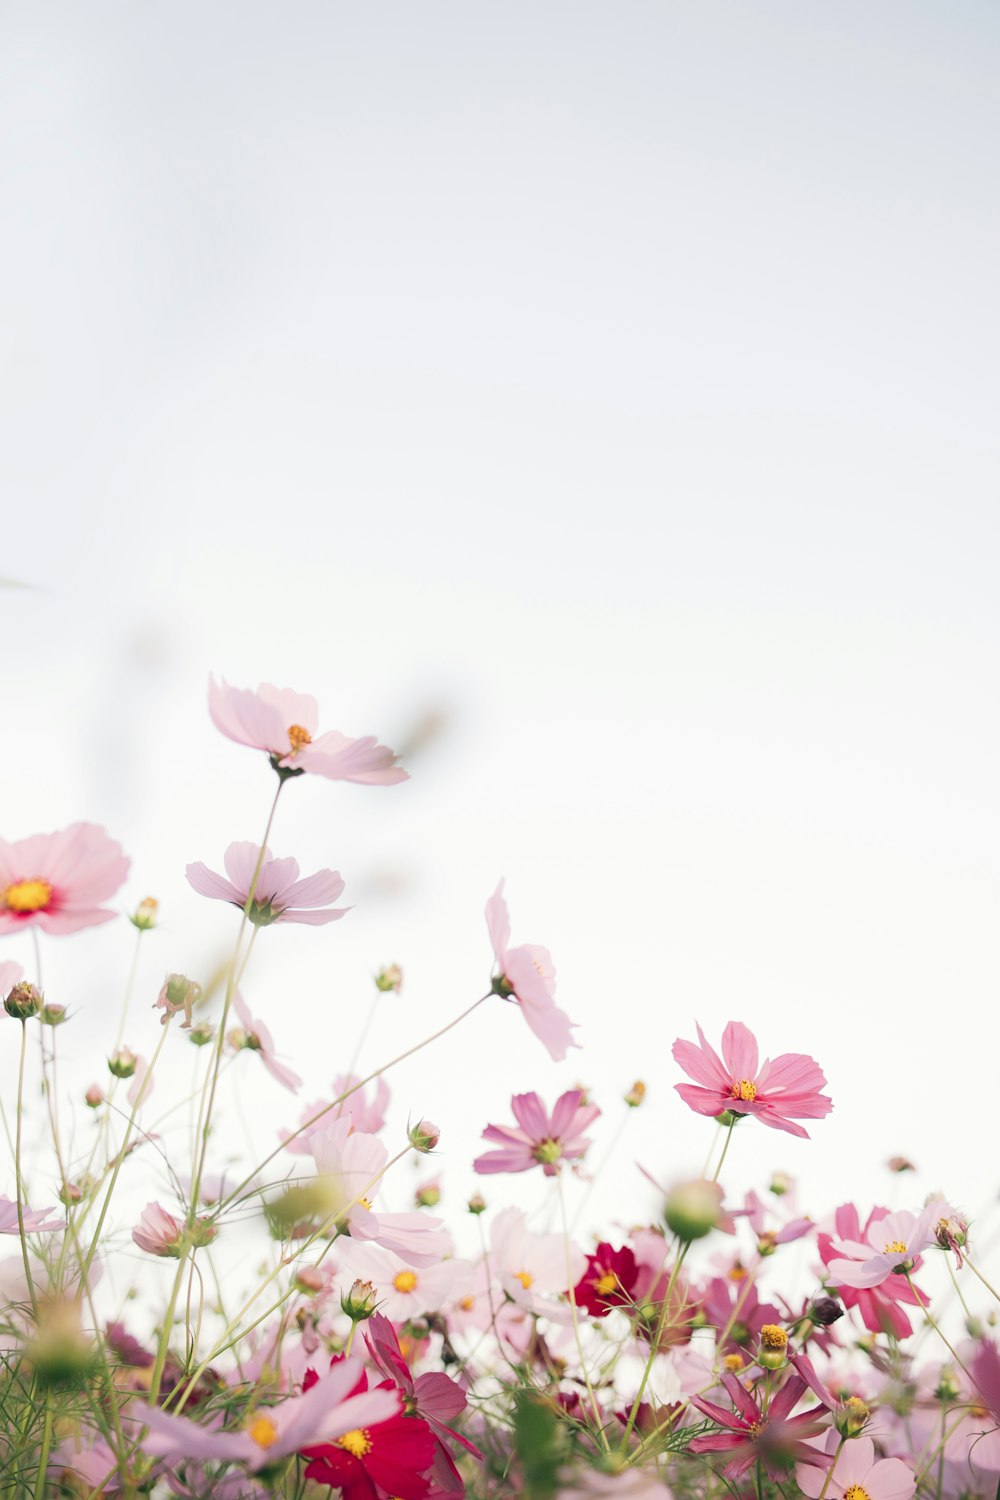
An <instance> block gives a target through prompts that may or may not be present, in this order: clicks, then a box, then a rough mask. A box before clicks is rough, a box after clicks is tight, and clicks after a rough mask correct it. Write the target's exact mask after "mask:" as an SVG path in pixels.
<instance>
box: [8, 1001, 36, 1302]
mask: <svg viewBox="0 0 1000 1500" xmlns="http://www.w3.org/2000/svg"><path fill="white" fill-rule="evenodd" d="M27 1050H28V1023H27V1021H24V1020H22V1022H21V1056H20V1061H19V1062H18V1067H17V1126H16V1130H15V1136H14V1181H15V1184H16V1188H15V1191H16V1192H17V1233H18V1238H19V1239H20V1241H21V1259H22V1261H23V1262H24V1278H25V1280H26V1281H27V1283H28V1295H29V1296H30V1298H31V1310H32V1312H33V1313H34V1315H35V1322H36V1323H37V1322H38V1293H37V1292H36V1291H35V1282H34V1278H33V1277H32V1274H31V1259H30V1257H29V1255H28V1236H27V1234H26V1233H25V1228H24V1177H23V1176H22V1173H21V1127H22V1124H23V1122H24V1058H25V1053H26V1052H27Z"/></svg>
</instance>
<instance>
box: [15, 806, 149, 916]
mask: <svg viewBox="0 0 1000 1500" xmlns="http://www.w3.org/2000/svg"><path fill="white" fill-rule="evenodd" d="M128 868H129V860H127V859H126V858H125V856H124V854H123V853H122V851H121V845H120V844H116V843H115V841H114V839H109V838H108V835H107V834H106V833H105V831H104V829H103V828H98V827H97V825H96V824H95V823H71V824H70V826H69V827H68V828H64V829H63V830H62V831H61V832H60V833H36V834H34V835H33V836H32V837H31V838H27V839H18V840H17V841H16V842H15V843H13V844H9V843H8V842H7V840H6V839H0V936H2V935H3V934H4V933H10V932H19V931H20V930H21V929H22V928H23V927H30V926H34V925H36V924H37V925H38V926H39V927H41V929H42V931H43V932H49V933H52V934H53V935H60V936H61V935H63V934H65V933H68V932H78V931H79V930H80V928H81V927H96V926H97V925H98V923H100V922H110V921H111V918H112V917H114V916H115V915H116V913H115V912H113V911H108V910H107V908H106V907H102V906H101V905H100V903H101V902H102V901H106V900H107V898H108V897H109V896H113V895H114V893H115V891H116V890H117V889H118V887H119V886H120V885H121V883H122V881H123V880H124V879H125V876H126V875H127V874H128Z"/></svg>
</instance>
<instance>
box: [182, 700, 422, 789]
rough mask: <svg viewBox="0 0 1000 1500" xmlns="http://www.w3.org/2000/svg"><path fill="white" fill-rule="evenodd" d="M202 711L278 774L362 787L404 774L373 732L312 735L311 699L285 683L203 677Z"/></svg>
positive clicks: (315, 713)
mask: <svg viewBox="0 0 1000 1500" xmlns="http://www.w3.org/2000/svg"><path fill="white" fill-rule="evenodd" d="M208 711H209V713H210V714H211V716H212V723H213V724H214V725H215V727H216V729H218V730H219V731H220V732H221V733H222V734H224V735H225V736H226V738H227V739H230V740H235V741H236V743H237V744H238V745H249V746H250V748H251V749H252V750H263V751H265V752H266V753H267V755H269V756H270V759H271V764H272V766H273V767H274V769H275V770H276V771H277V772H278V774H279V775H281V774H282V773H283V774H284V775H286V776H289V775H290V776H298V775H301V773H302V772H303V771H311V772H313V773H314V774H315V775H317V776H325V777H326V778H327V779H328V780H329V781H354V782H360V783H361V784H362V785H365V786H394V785H395V784H396V783H397V782H400V781H407V780H408V779H409V773H408V772H407V771H404V770H403V768H402V767H401V766H397V765H396V764H395V760H396V757H395V755H394V754H393V752H392V751H391V750H390V749H389V747H388V746H387V745H380V744H378V743H377V741H376V739H375V736H374V735H367V736H365V738H364V739H359V740H352V739H349V738H348V736H347V735H346V734H341V733H340V731H339V730H338V729H330V730H328V731H327V733H326V734H321V735H317V733H316V728H317V725H318V723H319V710H318V708H317V706H316V699H315V698H313V697H310V695H309V694H308V693H295V692H293V691H292V690H291V688H276V687H273V686H272V684H271V683H269V682H262V683H261V685H260V687H259V688H258V689H257V691H256V692H255V693H254V692H251V691H250V690H249V689H244V688H234V687H230V686H229V684H228V682H226V680H225V678H223V680H222V682H221V683H218V682H216V681H215V678H214V677H210V678H209V679H208Z"/></svg>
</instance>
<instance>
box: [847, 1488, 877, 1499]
mask: <svg viewBox="0 0 1000 1500" xmlns="http://www.w3.org/2000/svg"><path fill="white" fill-rule="evenodd" d="M844 1500H872V1497H871V1495H869V1493H868V1491H867V1490H866V1489H865V1487H864V1485H861V1484H849V1485H848V1486H847V1489H846V1490H845V1491H844Z"/></svg>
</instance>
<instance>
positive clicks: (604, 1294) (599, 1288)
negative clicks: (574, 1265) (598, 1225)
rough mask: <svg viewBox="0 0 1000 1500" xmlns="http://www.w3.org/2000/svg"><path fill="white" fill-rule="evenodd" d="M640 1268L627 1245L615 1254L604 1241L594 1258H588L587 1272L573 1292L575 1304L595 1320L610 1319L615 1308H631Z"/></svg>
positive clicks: (590, 1256)
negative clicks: (610, 1313)
mask: <svg viewBox="0 0 1000 1500" xmlns="http://www.w3.org/2000/svg"><path fill="white" fill-rule="evenodd" d="M638 1280H639V1267H638V1266H637V1265H636V1260H635V1256H634V1255H633V1254H632V1251H631V1250H630V1249H629V1247H628V1246H627V1245H625V1246H623V1248H622V1249H621V1250H615V1249H613V1248H612V1246H611V1245H609V1244H608V1243H607V1241H606V1240H602V1241H601V1243H600V1244H599V1245H598V1247H597V1249H596V1250H595V1251H594V1253H593V1255H588V1256H587V1269H586V1270H585V1271H584V1273H583V1275H582V1276H581V1278H580V1280H579V1281H578V1282H577V1284H576V1286H575V1287H574V1289H573V1301H574V1302H575V1303H576V1305H577V1307H582V1308H583V1309H584V1311H585V1312H588V1313H589V1314H590V1316H591V1317H592V1318H606V1317H607V1315H608V1313H609V1312H610V1311H611V1309H612V1308H613V1307H630V1306H631V1305H632V1301H633V1293H634V1292H635V1287H636V1283H637V1281H638Z"/></svg>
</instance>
